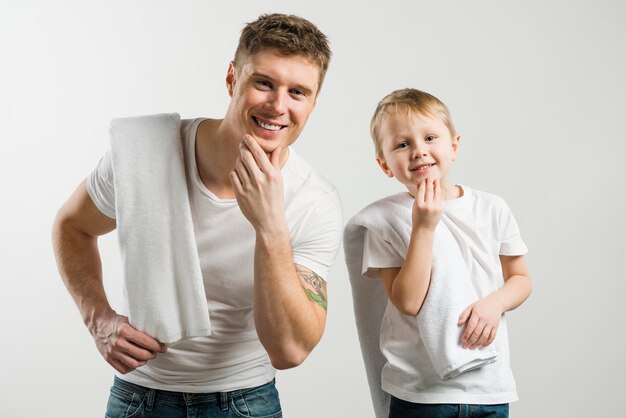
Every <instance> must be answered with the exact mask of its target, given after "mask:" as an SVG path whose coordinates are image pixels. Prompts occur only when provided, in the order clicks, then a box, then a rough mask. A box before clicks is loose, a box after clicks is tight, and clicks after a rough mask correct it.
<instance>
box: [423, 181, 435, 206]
mask: <svg viewBox="0 0 626 418" xmlns="http://www.w3.org/2000/svg"><path fill="white" fill-rule="evenodd" d="M424 201H426V202H432V201H433V180H432V179H431V178H430V177H427V178H426V190H425V191H424Z"/></svg>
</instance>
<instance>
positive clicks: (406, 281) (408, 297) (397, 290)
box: [379, 230, 434, 315]
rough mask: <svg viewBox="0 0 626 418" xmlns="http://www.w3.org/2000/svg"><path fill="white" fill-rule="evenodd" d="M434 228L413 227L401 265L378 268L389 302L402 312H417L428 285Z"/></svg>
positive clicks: (408, 313)
mask: <svg viewBox="0 0 626 418" xmlns="http://www.w3.org/2000/svg"><path fill="white" fill-rule="evenodd" d="M433 237H434V231H430V230H419V231H416V230H413V232H412V233H411V241H410V243H409V249H408V251H407V254H406V258H405V260H404V264H402V267H400V268H398V267H394V268H381V269H379V274H380V279H381V280H382V282H383V286H384V287H385V290H386V291H387V296H388V297H389V300H391V303H393V304H394V306H395V307H396V308H398V310H399V311H400V312H401V313H403V314H404V315H417V313H418V312H419V310H420V309H421V307H422V304H423V303H424V299H425V298H426V292H427V291H428V286H429V285H430V270H431V267H432V255H433V254H432V253H433Z"/></svg>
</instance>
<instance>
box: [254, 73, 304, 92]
mask: <svg viewBox="0 0 626 418" xmlns="http://www.w3.org/2000/svg"><path fill="white" fill-rule="evenodd" d="M250 77H253V78H264V79H266V80H268V81H271V82H272V83H276V79H275V78H274V77H271V76H269V75H267V74H266V73H264V72H262V71H255V72H253V73H251V74H250ZM290 88H295V89H298V90H302V91H303V92H304V93H305V94H306V95H311V94H313V91H314V90H313V89H312V88H311V87H307V86H304V85H302V84H300V83H296V84H294V85H293V87H290Z"/></svg>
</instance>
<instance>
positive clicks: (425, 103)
mask: <svg viewBox="0 0 626 418" xmlns="http://www.w3.org/2000/svg"><path fill="white" fill-rule="evenodd" d="M400 111H403V112H405V113H406V116H407V117H408V116H411V115H415V114H417V115H420V116H428V117H440V118H441V120H442V121H443V123H444V124H445V125H446V127H447V128H448V130H449V131H450V135H452V136H455V135H456V131H455V129H454V124H453V123H452V117H451V116H450V111H449V110H448V107H447V106H446V105H445V104H443V102H442V101H441V100H439V99H438V98H436V97H435V96H433V95H432V94H428V93H426V92H423V91H421V90H417V89H409V88H407V89H401V90H396V91H393V92H391V93H389V94H388V95H386V96H385V97H384V98H383V99H382V100H381V101H380V102H379V103H378V106H376V111H374V116H372V122H371V124H370V133H371V135H372V140H373V141H374V147H375V148H376V157H378V158H382V157H383V153H382V149H381V145H380V142H381V138H380V127H381V125H382V123H383V121H384V120H385V118H386V117H387V116H388V115H389V114H391V113H398V112H400Z"/></svg>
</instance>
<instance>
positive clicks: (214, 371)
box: [87, 119, 343, 393]
mask: <svg viewBox="0 0 626 418" xmlns="http://www.w3.org/2000/svg"><path fill="white" fill-rule="evenodd" d="M203 120H204V119H194V120H183V121H182V126H181V134H182V135H183V141H184V147H183V148H184V153H185V166H186V175H187V184H188V189H189V201H190V205H191V214H192V219H193V223H194V231H195V235H196V244H197V246H198V254H199V257H200V266H201V270H202V276H203V279H204V288H205V292H206V297H207V301H208V306H209V314H210V317H211V328H212V333H211V335H210V336H209V337H200V338H191V339H187V340H184V341H182V342H179V343H177V344H174V345H171V346H170V347H169V348H168V351H167V353H163V354H159V355H158V356H157V357H156V358H155V359H153V360H151V361H149V362H148V363H147V364H146V365H145V366H142V367H140V368H138V369H136V370H134V371H132V372H130V373H128V374H125V375H124V376H121V377H122V378H123V379H124V380H127V381H129V382H131V383H135V384H139V385H143V386H147V387H151V388H155V389H163V390H170V391H179V392H194V393H198V392H217V391H231V390H236V389H242V388H248V387H254V386H259V385H262V384H265V383H267V382H269V381H270V380H272V379H273V378H274V375H275V373H276V371H275V369H274V368H273V367H272V365H271V363H270V361H269V357H268V355H267V353H266V352H265V349H264V348H263V346H262V345H261V343H260V341H259V339H258V336H257V333H256V328H255V326H254V318H253V312H252V303H253V285H254V273H253V271H254V270H253V267H254V266H253V260H254V244H255V232H254V228H253V227H252V225H251V224H250V222H248V220H247V219H246V218H245V217H244V216H243V214H242V213H241V210H240V209H239V206H238V204H237V201H236V200H235V199H220V198H218V197H217V196H215V195H214V194H213V193H211V191H210V190H208V189H207V188H206V186H204V184H203V183H202V181H201V180H200V176H199V174H198V169H197V166H196V158H195V142H196V131H197V127H198V125H199V124H200V122H202V121H203ZM281 172H282V176H283V181H284V192H285V216H286V219H287V223H288V225H289V231H290V235H291V244H292V250H293V261H294V263H296V264H298V265H301V266H304V267H306V268H308V269H310V270H312V271H314V272H315V273H317V274H318V275H319V276H321V277H322V278H324V279H327V278H328V273H329V271H330V268H331V266H332V263H333V262H334V260H335V257H336V254H337V250H338V248H339V245H340V241H341V233H342V229H343V224H342V213H341V202H340V200H339V195H338V193H337V190H336V189H335V188H334V186H332V185H331V184H330V183H329V182H328V181H326V180H325V179H324V178H322V177H321V176H320V175H319V174H318V173H317V171H315V170H314V169H313V168H312V167H311V166H310V165H309V164H308V163H307V162H305V161H304V160H303V159H302V158H301V157H300V156H298V155H297V154H296V152H295V151H294V150H293V149H292V148H290V151H289V158H288V160H287V162H286V164H285V166H284V167H283V168H282V171H281ZM87 190H88V192H89V195H90V196H91V198H92V200H93V201H94V203H95V204H96V206H97V207H98V208H99V209H100V211H102V213H104V214H105V215H107V216H109V217H111V218H115V191H114V182H113V170H112V168H111V158H110V153H107V154H106V155H105V156H104V157H103V158H102V160H101V161H100V163H99V164H98V166H97V168H96V169H95V170H94V171H93V172H92V173H91V174H90V176H89V177H88V178H87Z"/></svg>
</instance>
